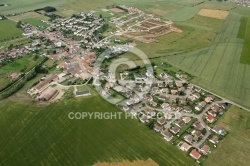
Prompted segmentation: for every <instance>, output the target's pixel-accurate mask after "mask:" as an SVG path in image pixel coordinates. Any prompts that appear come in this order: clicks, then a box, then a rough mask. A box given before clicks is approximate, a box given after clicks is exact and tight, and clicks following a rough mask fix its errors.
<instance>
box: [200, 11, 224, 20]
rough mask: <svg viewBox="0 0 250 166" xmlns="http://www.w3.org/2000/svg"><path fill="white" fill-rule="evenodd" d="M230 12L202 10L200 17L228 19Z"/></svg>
mask: <svg viewBox="0 0 250 166" xmlns="http://www.w3.org/2000/svg"><path fill="white" fill-rule="evenodd" d="M228 14H229V13H228V11H223V10H212V9H201V10H200V12H199V13H198V15H200V16H205V17H211V18H217V19H226V18H227V16H228Z"/></svg>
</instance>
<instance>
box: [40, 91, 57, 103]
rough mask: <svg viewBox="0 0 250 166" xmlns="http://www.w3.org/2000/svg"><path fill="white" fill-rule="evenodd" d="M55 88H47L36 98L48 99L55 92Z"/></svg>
mask: <svg viewBox="0 0 250 166" xmlns="http://www.w3.org/2000/svg"><path fill="white" fill-rule="evenodd" d="M56 92H57V90H56V89H53V88H48V89H46V90H45V91H43V93H42V94H41V95H40V96H39V97H38V100H43V101H49V100H50V99H51V98H52V97H53V96H54V95H55V94H56Z"/></svg>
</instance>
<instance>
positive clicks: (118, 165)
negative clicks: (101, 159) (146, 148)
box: [94, 159, 158, 166]
mask: <svg viewBox="0 0 250 166" xmlns="http://www.w3.org/2000/svg"><path fill="white" fill-rule="evenodd" d="M94 166H158V164H157V163H155V162H154V161H153V160H152V159H148V160H146V161H143V160H137V161H128V160H123V161H120V162H112V163H96V164H95V165H94Z"/></svg>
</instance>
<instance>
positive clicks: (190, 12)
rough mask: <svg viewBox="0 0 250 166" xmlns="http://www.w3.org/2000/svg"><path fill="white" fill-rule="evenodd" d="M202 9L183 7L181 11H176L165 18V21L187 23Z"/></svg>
mask: <svg viewBox="0 0 250 166" xmlns="http://www.w3.org/2000/svg"><path fill="white" fill-rule="evenodd" d="M199 11H200V9H198V8H194V7H188V6H186V7H183V8H182V9H180V10H177V11H174V12H172V13H169V14H167V15H165V16H163V18H164V19H167V20H172V21H186V20H188V19H191V18H192V17H194V16H195V15H196V14H197V13H198V12H199Z"/></svg>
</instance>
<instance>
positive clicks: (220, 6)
mask: <svg viewBox="0 0 250 166" xmlns="http://www.w3.org/2000/svg"><path fill="white" fill-rule="evenodd" d="M236 6H237V5H236V3H231V2H223V3H222V2H218V1H217V0H213V1H205V2H204V3H201V4H199V5H196V6H195V7H197V8H200V9H203V8H204V9H214V10H231V9H233V8H235V7H236Z"/></svg>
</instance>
